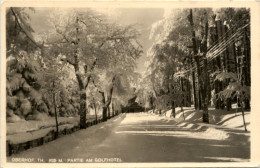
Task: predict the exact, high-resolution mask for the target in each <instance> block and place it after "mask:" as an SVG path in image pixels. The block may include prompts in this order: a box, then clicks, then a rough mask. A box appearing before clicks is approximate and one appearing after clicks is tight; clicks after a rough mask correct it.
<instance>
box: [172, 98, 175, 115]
mask: <svg viewBox="0 0 260 168" xmlns="http://www.w3.org/2000/svg"><path fill="white" fill-rule="evenodd" d="M171 115H172V116H173V118H175V103H174V101H172V114H171Z"/></svg>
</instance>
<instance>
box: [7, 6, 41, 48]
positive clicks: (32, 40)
mask: <svg viewBox="0 0 260 168" xmlns="http://www.w3.org/2000/svg"><path fill="white" fill-rule="evenodd" d="M10 9H11V11H12V13H13V15H14V17H15V18H16V21H17V24H18V26H19V27H20V29H21V30H22V32H23V33H24V34H25V35H26V37H27V38H28V39H29V40H30V41H31V42H32V43H33V44H34V45H35V46H36V47H38V48H40V49H41V48H42V46H40V45H39V44H37V43H36V42H35V41H34V39H32V38H31V37H30V36H29V35H28V33H27V31H26V30H24V29H23V27H22V26H21V23H20V22H19V21H20V19H19V18H18V16H17V15H16V13H15V12H14V10H13V8H12V7H11V8H10Z"/></svg>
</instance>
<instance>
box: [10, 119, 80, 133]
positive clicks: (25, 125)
mask: <svg viewBox="0 0 260 168" xmlns="http://www.w3.org/2000/svg"><path fill="white" fill-rule="evenodd" d="M58 123H59V125H63V124H72V125H73V126H76V125H78V124H79V117H59V118H58ZM55 126H56V121H55V118H54V117H49V118H48V119H46V120H42V121H36V120H28V121H25V120H24V121H20V122H16V123H7V124H6V134H7V135H12V134H18V133H22V132H31V131H36V130H40V129H42V128H48V127H55Z"/></svg>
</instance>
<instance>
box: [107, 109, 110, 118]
mask: <svg viewBox="0 0 260 168" xmlns="http://www.w3.org/2000/svg"><path fill="white" fill-rule="evenodd" d="M107 118H108V119H110V107H109V106H107Z"/></svg>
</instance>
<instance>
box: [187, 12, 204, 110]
mask: <svg viewBox="0 0 260 168" xmlns="http://www.w3.org/2000/svg"><path fill="white" fill-rule="evenodd" d="M188 20H189V22H190V25H191V33H192V44H193V53H194V57H195V61H196V64H197V75H198V88H200V83H199V82H200V81H199V78H200V75H201V72H200V60H199V57H198V55H197V54H198V48H197V42H196V36H195V28H194V23H193V16H192V9H190V15H189V16H188ZM200 92H201V91H200V89H199V90H198V98H199V109H201V96H200Z"/></svg>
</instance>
